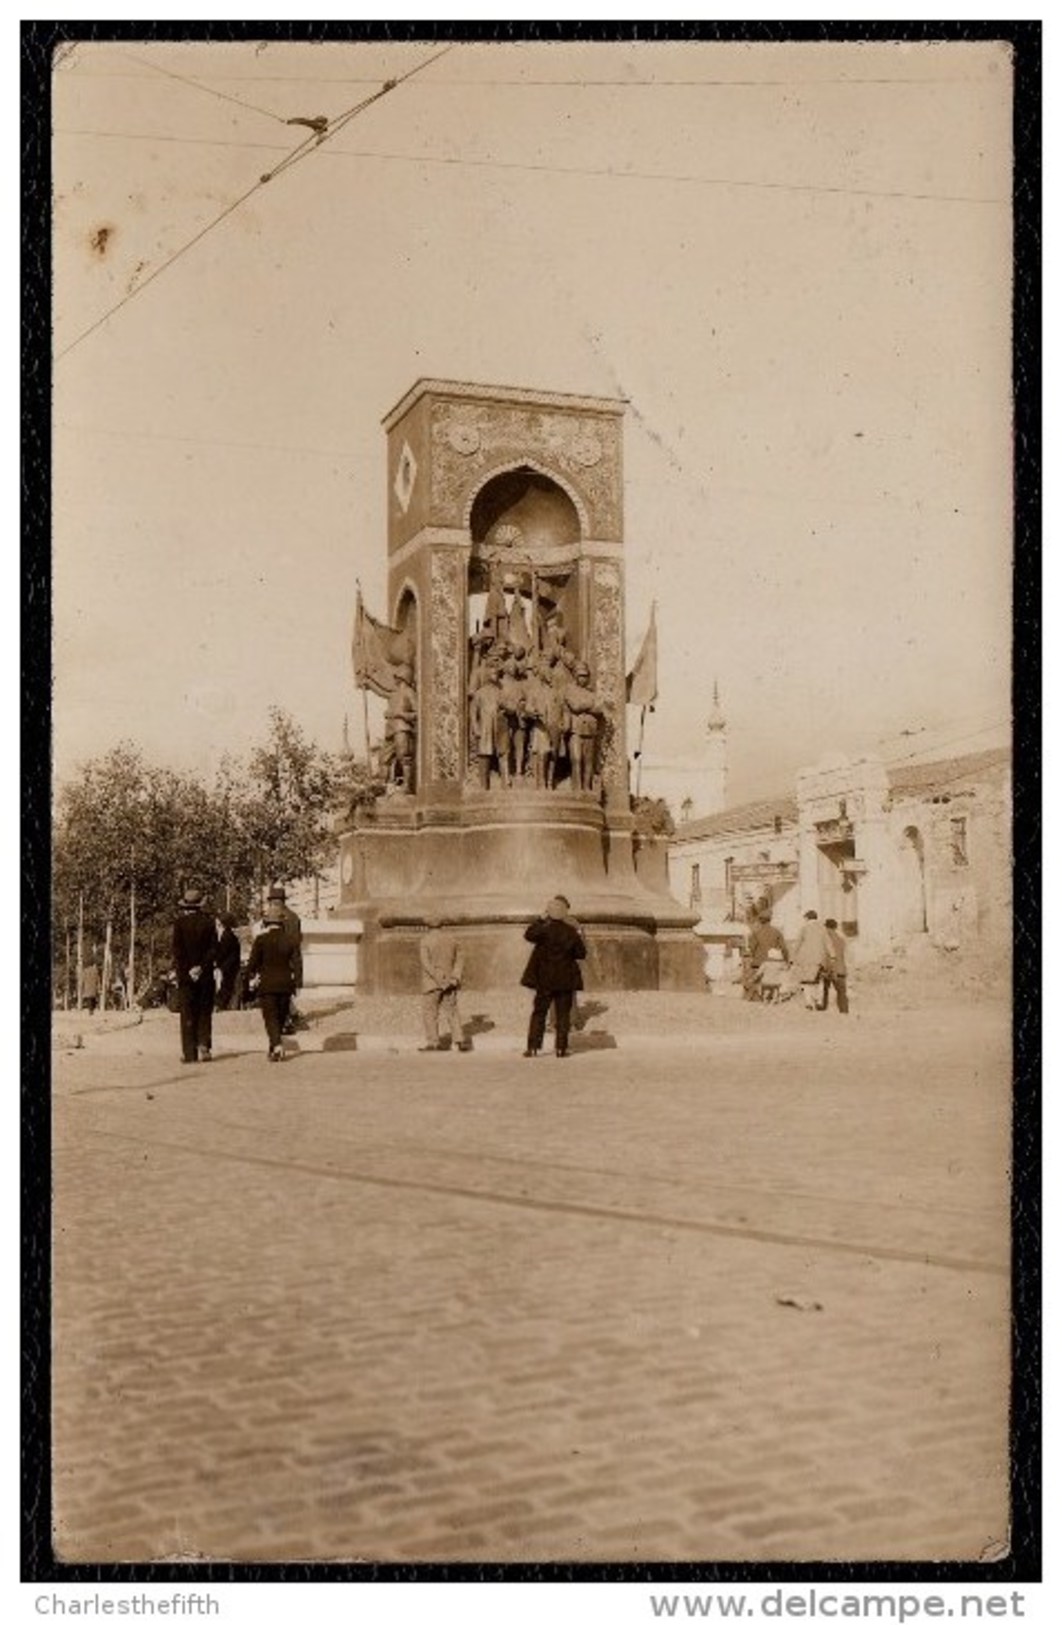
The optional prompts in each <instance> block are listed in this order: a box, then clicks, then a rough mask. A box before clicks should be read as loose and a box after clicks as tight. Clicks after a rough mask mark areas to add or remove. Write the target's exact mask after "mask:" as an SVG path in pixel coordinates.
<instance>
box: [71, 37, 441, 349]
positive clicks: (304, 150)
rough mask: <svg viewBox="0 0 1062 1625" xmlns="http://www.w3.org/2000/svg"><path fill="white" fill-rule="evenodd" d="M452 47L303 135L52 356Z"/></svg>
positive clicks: (78, 340) (79, 341) (84, 335)
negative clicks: (324, 126)
mask: <svg viewBox="0 0 1062 1625" xmlns="http://www.w3.org/2000/svg"><path fill="white" fill-rule="evenodd" d="M452 49H453V47H452V46H451V45H445V46H443V48H442V50H441V51H435V52H433V54H432V55H431V56H430V57H427V58H426V59H425V60H424V61H423V62H419V63H417V65H416V66H415V67H413V68H410V69H409V70H408V72H407V73H405V74H403V75H401V76H400V77H399V78H396V79H388V80H386V81H385V83H384V84H383V85H382V86H381V87H380V89H379V90H377V91H375V92H374V93H373V94H372V95H371V96H366V97H364V98H363V99H362V101H360V102H358V103H356V104H355V106H353V107H351V108H349V109H348V110H347V111H346V112H345V113H341V114H340V115H339V117H338V118H336V119H335V120H333V121H332V122H331V123H330V124H329V126H328V128H327V129H326V130H325V131H324V132H323V133H320V134H319V133H316V132H311V133H310V134H309V135H308V136H307V137H306V139H305V140H304V141H301V142H300V143H299V145H298V146H297V147H295V148H294V150H293V151H292V152H291V153H289V154H288V155H287V156H286V157H285V158H283V159H282V160H281V162H280V163H279V164H277V165H276V166H275V167H274V168H273V169H272V170H270V171H269V172H268V173H267V174H265V175H260V176H259V177H258V179H257V180H256V181H255V182H254V184H253V186H249V187H248V188H247V190H246V191H245V192H241V193H240V195H239V197H237V198H234V199H233V201H232V202H231V203H229V204H226V206H225V208H224V209H222V211H221V213H220V214H218V215H215V216H214V218H213V219H212V220H209V221H208V222H207V224H206V225H205V226H203V227H202V228H201V229H200V230H199V231H197V232H196V233H195V235H194V236H192V237H190V238H189V239H188V241H187V242H186V243H182V245H181V246H180V248H177V249H175V250H174V252H173V253H172V254H171V255H170V256H169V258H168V259H165V260H163V262H162V264H161V265H158V266H156V267H155V269H154V270H153V271H151V272H150V273H149V274H148V275H147V276H146V277H145V278H144V279H143V281H142V282H139V283H137V285H136V287H135V288H130V289H129V291H128V292H127V293H126V294H125V295H124V296H123V297H122V298H121V299H119V300H118V302H117V304H115V305H112V306H111V307H110V308H109V309H108V310H105V311H104V313H103V315H102V316H99V317H97V319H96V320H95V321H94V322H92V323H91V324H90V325H89V326H88V327H86V328H85V329H84V330H83V331H82V332H80V333H79V334H78V336H77V337H76V338H75V339H72V340H71V341H70V343H69V344H67V345H65V346H64V348H63V349H61V350H59V351H57V352H56V355H55V360H56V361H57V362H58V361H61V360H62V359H63V357H64V356H67V355H69V354H70V352H71V350H74V349H76V348H77V346H78V345H79V344H82V343H83V342H84V340H85V339H87V338H88V337H89V336H90V335H91V334H92V333H95V332H96V331H97V329H98V328H100V327H102V326H103V325H104V323H105V322H108V321H110V319H111V317H112V316H114V315H116V314H117V312H118V311H119V310H121V309H122V308H123V307H124V306H125V305H127V304H128V303H129V301H130V300H131V299H135V298H136V296H137V294H140V293H143V291H144V289H145V288H148V287H150V286H151V284H152V283H153V282H154V281H156V279H157V278H158V277H160V276H161V275H162V274H163V272H164V271H168V270H169V269H170V267H171V266H173V265H174V264H176V262H177V261H178V260H179V259H181V258H183V256H184V255H185V254H187V253H188V252H189V251H190V250H191V249H193V248H194V247H195V246H196V244H197V243H200V242H202V240H203V238H204V237H206V236H208V235H209V234H210V232H212V231H214V230H215V229H216V228H217V227H218V226H220V225H221V223H222V222H223V221H224V220H227V219H228V217H229V215H230V214H233V213H235V211H236V210H237V209H238V208H240V206H241V205H242V204H244V203H246V202H247V199H248V198H250V197H253V196H254V194H255V192H258V191H260V190H261V188H262V187H263V186H265V185H267V184H268V183H269V182H270V181H272V180H275V179H276V177H277V176H278V175H280V174H283V173H284V172H285V171H286V170H288V169H291V168H292V167H293V166H294V165H295V164H297V163H299V162H300V161H301V159H302V158H304V157H306V156H307V155H308V154H309V153H310V152H311V151H315V150H317V149H318V148H319V147H321V146H322V145H323V144H324V142H326V141H329V140H331V138H332V136H333V135H338V134H339V132H340V131H341V130H343V129H345V128H346V126H347V125H348V124H349V123H350V121H351V120H352V119H353V118H356V117H357V116H358V114H359V113H362V112H364V111H365V109H366V108H367V107H371V106H372V104H373V103H374V102H377V101H379V100H380V99H381V97H383V96H386V95H388V94H390V92H391V91H392V90H396V89H397V88H398V86H399V85H401V84H404V83H405V81H406V80H407V79H411V78H412V77H413V75H414V74H415V73H420V72H422V71H423V70H424V69H425V68H427V67H430V66H431V64H432V63H433V62H437V61H438V59H439V58H440V57H441V56H445V55H446V53H447V51H450V50H452Z"/></svg>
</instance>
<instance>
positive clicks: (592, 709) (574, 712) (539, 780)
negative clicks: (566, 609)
mask: <svg viewBox="0 0 1062 1625" xmlns="http://www.w3.org/2000/svg"><path fill="white" fill-rule="evenodd" d="M468 698H469V713H468V738H469V752H470V755H471V756H472V758H473V760H474V762H475V765H476V770H477V773H478V777H479V783H480V787H481V788H482V789H484V790H489V789H490V786H491V777H492V774H494V773H497V775H498V777H499V778H500V780H501V783H502V785H503V787H504V788H505V789H509V788H510V786H511V785H512V784H513V783H514V782H515V781H520V780H523V781H527V782H530V783H531V784H533V785H534V787H535V789H536V790H554V789H556V787H557V783H558V781H559V779H560V778H562V777H563V776H564V769H565V766H567V769H568V777H569V779H570V782H571V787H572V789H573V790H593V789H594V788H595V785H596V779H597V771H598V746H599V741H600V738H601V735H602V731H603V727H604V726H605V725H606V723H607V719H608V716H609V712H610V709H611V708H610V705H609V703H608V701H607V700H603V699H601V698H600V697H599V695H598V694H597V692H596V690H595V689H594V687H593V685H592V683H591V680H590V667H589V666H588V665H587V664H586V661H585V660H577V659H576V658H575V656H574V655H573V654H572V652H571V650H570V649H569V648H568V646H567V642H566V641H565V639H564V634H563V630H562V629H561V628H560V627H559V625H558V624H557V623H551V627H547V635H546V637H545V638H544V639H543V643H542V647H541V648H539V649H532V650H530V651H529V650H527V649H526V648H525V647H524V646H523V644H521V643H511V642H509V641H508V640H507V639H505V638H498V637H496V636H495V635H494V633H493V632H492V631H490V630H486V629H485V630H484V631H482V632H479V633H477V634H476V636H475V637H474V638H473V639H472V664H471V671H470V673H469V684H468Z"/></svg>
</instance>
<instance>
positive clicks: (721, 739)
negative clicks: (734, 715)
mask: <svg viewBox="0 0 1062 1625" xmlns="http://www.w3.org/2000/svg"><path fill="white" fill-rule="evenodd" d="M705 757H706V760H705V770H704V781H703V783H704V789H703V793H702V798H701V799H702V805H701V807H700V808H699V809H698V813H699V816H700V817H702V818H707V817H709V816H710V815H711V814H712V813H717V812H722V810H723V808H724V807H725V806H726V718H725V717H724V715H723V712H722V708H721V706H720V704H719V679H718V678H716V680H715V682H714V684H713V686H712V709H711V711H710V712H709V714H708V740H707V748H706V751H705Z"/></svg>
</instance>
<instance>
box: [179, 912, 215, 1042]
mask: <svg viewBox="0 0 1062 1625" xmlns="http://www.w3.org/2000/svg"><path fill="white" fill-rule="evenodd" d="M180 908H181V912H180V913H179V914H178V916H177V919H176V921H175V923H174V927H173V968H174V970H175V971H176V973H177V1008H178V1011H179V1012H180V1017H181V1060H182V1061H184V1062H191V1061H195V1060H200V1061H209V1060H210V1047H211V1043H212V1041H213V1034H212V1026H213V1021H212V1018H213V1014H214V964H215V961H216V959H217V948H218V935H217V931H216V929H215V927H214V917H213V915H212V914H208V913H207V912H206V910H205V909H204V908H203V894H202V892H201V891H199V890H198V889H197V888H196V887H195V886H189V887H188V889H187V890H186V892H185V894H184V896H183V897H182V898H181V904H180Z"/></svg>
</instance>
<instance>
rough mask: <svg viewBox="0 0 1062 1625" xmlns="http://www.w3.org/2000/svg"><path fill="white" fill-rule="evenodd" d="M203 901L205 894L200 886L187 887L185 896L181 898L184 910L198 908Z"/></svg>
mask: <svg viewBox="0 0 1062 1625" xmlns="http://www.w3.org/2000/svg"><path fill="white" fill-rule="evenodd" d="M202 901H203V893H202V892H201V891H200V890H199V887H198V886H186V887H185V888H184V896H183V897H182V898H181V907H182V908H198V907H199V906H200V904H201V903H202Z"/></svg>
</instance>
